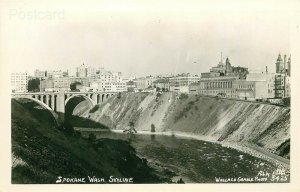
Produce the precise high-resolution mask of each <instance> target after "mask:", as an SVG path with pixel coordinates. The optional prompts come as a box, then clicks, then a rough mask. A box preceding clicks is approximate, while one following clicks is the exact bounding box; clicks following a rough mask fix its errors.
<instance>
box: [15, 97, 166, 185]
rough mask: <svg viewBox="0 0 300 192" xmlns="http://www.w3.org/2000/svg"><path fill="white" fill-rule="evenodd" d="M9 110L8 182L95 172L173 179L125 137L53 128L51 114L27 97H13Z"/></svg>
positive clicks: (72, 179)
mask: <svg viewBox="0 0 300 192" xmlns="http://www.w3.org/2000/svg"><path fill="white" fill-rule="evenodd" d="M11 109H12V114H11V130H12V178H11V181H12V183H20V184H25V183H39V184H43V183H49V184H52V183H78V181H80V182H79V183H93V182H90V180H89V177H93V176H95V177H96V178H103V179H104V180H103V181H101V183H111V182H112V183H118V182H119V180H122V179H123V178H125V179H126V178H132V182H133V183H164V182H170V181H171V180H170V178H171V176H169V175H166V174H165V175H160V176H158V175H157V174H159V173H157V172H156V171H155V170H154V169H152V168H150V167H149V166H148V163H147V160H146V159H144V158H140V157H138V156H137V155H136V152H135V149H134V148H132V147H131V145H130V144H129V142H127V141H121V140H113V139H98V140H97V139H96V137H95V136H94V137H93V135H91V136H89V137H88V138H83V137H81V134H80V132H77V131H74V130H72V129H62V128H61V127H60V128H59V127H56V126H55V120H54V118H53V117H52V115H51V113H49V112H48V111H47V110H45V109H43V108H42V107H41V106H39V105H38V104H37V103H34V102H32V101H30V100H27V99H24V100H15V99H12V103H11ZM81 122H83V121H81ZM89 122H90V121H89ZM59 177H62V178H61V180H59ZM111 177H113V179H112V180H111ZM82 178H84V181H85V182H82V181H83V179H82ZM116 178H119V180H116ZM63 179H66V182H63V181H64V180H63ZM76 180H77V181H76Z"/></svg>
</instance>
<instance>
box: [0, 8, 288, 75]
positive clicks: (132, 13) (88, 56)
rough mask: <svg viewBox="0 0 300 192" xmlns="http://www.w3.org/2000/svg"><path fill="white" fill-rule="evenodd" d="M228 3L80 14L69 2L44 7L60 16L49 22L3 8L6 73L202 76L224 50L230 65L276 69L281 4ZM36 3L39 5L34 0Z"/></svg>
mask: <svg viewBox="0 0 300 192" xmlns="http://www.w3.org/2000/svg"><path fill="white" fill-rule="evenodd" d="M221 4H222V5H224V3H221ZM232 4H233V2H230V3H229V4H228V6H223V7H222V6H221V5H220V7H218V6H216V9H214V10H213V9H210V10H209V11H207V10H206V8H205V7H209V6H213V5H212V4H210V3H206V4H204V6H203V7H202V6H201V4H200V3H195V2H193V3H191V4H184V5H185V6H184V7H182V8H183V9H180V8H179V7H180V6H181V4H178V3H175V4H174V5H175V8H171V7H168V6H160V9H158V10H155V9H154V8H155V6H154V5H148V4H146V5H147V6H145V4H143V3H140V4H129V5H127V6H122V4H121V5H119V6H117V8H116V7H114V6H112V5H115V4H113V3H111V4H104V5H103V4H97V5H98V6H95V7H94V6H93V4H89V5H85V6H83V9H81V10H80V12H79V10H77V8H76V6H75V5H74V6H64V5H63V4H60V5H59V6H58V5H56V4H53V5H52V6H50V8H49V10H53V11H63V13H64V14H63V17H62V18H56V19H52V20H37V19H36V20H33V19H32V18H31V19H28V18H27V19H20V16H19V17H18V16H11V15H9V12H7V14H4V17H11V18H10V19H8V20H5V22H6V23H5V24H6V26H7V28H6V29H5V30H3V31H4V32H3V33H2V35H3V37H4V38H3V39H4V44H5V45H6V49H5V50H4V51H3V53H4V61H6V63H7V64H8V66H10V69H11V71H19V72H21V71H26V72H28V73H29V74H31V73H33V71H34V70H35V69H40V70H56V69H61V70H64V71H65V70H70V69H74V68H75V67H76V66H79V65H81V64H82V63H85V64H87V65H89V66H91V67H104V68H106V69H109V70H112V71H120V72H122V73H123V76H124V77H132V76H137V77H138V76H145V75H150V74H153V75H157V74H166V73H173V74H177V73H186V72H192V73H193V74H201V73H202V72H205V71H208V70H209V68H210V67H212V66H214V65H216V64H217V63H218V62H219V60H220V54H221V52H223V56H224V58H226V57H227V56H228V57H229V59H230V61H231V63H232V64H233V65H235V66H242V67H248V68H249V69H250V70H258V71H264V69H265V66H268V68H269V70H270V71H275V58H276V57H277V55H278V53H281V54H287V55H288V56H289V54H290V41H289V38H288V37H289V35H290V30H289V17H288V14H287V13H286V12H285V7H284V6H281V5H280V6H281V7H280V6H279V5H278V7H277V6H273V7H272V8H267V7H264V8H263V9H270V10H267V11H262V10H260V8H258V7H256V8H254V7H251V9H249V10H247V4H243V5H239V4H237V5H236V6H237V7H239V8H240V9H239V11H236V10H232V8H230V5H232ZM258 4H259V3H258ZM29 7H30V3H29V4H28V5H27V4H26V5H20V7H14V9H16V10H18V11H19V13H20V14H22V13H24V14H26V13H28V12H30V11H32V10H33V9H32V8H31V9H29ZM35 7H36V9H37V10H45V9H46V8H45V7H43V6H42V5H41V4H36V5H35ZM12 9H13V7H12ZM274 11H276V12H277V13H278V14H274ZM242 13H243V14H242ZM220 15H221V16H220ZM137 16H138V17H137ZM8 32H9V33H8ZM270 34H271V35H270ZM12 39H14V40H13V41H10V43H9V44H8V43H6V40H7V41H8V40H12ZM16 47H19V48H18V49H16ZM8 55H10V56H12V55H14V57H7V56H8ZM70 73H71V74H72V71H70Z"/></svg>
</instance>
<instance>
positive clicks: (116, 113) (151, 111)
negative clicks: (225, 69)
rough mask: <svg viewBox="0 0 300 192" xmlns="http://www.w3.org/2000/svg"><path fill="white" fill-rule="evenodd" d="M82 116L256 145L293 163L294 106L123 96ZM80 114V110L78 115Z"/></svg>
mask: <svg viewBox="0 0 300 192" xmlns="http://www.w3.org/2000/svg"><path fill="white" fill-rule="evenodd" d="M76 110H78V111H80V116H81V117H85V118H89V119H91V120H93V121H95V122H99V123H101V124H103V125H105V126H107V127H109V128H111V129H124V128H126V127H127V125H128V124H129V122H134V126H135V128H136V129H137V130H138V131H139V130H140V131H141V130H142V131H150V130H151V127H154V129H155V131H156V132H174V133H176V132H181V133H186V134H191V135H199V136H203V137H206V138H209V139H210V140H212V141H219V142H224V143H230V142H234V143H241V144H250V145H254V146H257V147H260V148H262V149H265V150H268V151H269V152H271V153H274V154H276V155H279V156H282V157H284V158H287V159H289V156H290V149H289V148H290V108H289V107H280V106H275V105H270V104H263V103H253V102H245V101H238V100H229V99H222V98H211V97H204V96H199V95H187V94H179V93H170V92H168V93H122V94H117V95H114V96H113V97H111V98H109V99H108V100H107V101H105V102H104V103H102V104H99V105H96V106H95V107H94V108H93V109H90V110H86V111H82V110H80V109H79V108H78V109H76ZM76 110H75V111H74V112H75V113H74V114H76Z"/></svg>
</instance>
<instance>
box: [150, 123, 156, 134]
mask: <svg viewBox="0 0 300 192" xmlns="http://www.w3.org/2000/svg"><path fill="white" fill-rule="evenodd" d="M151 132H155V125H154V124H153V123H152V124H151Z"/></svg>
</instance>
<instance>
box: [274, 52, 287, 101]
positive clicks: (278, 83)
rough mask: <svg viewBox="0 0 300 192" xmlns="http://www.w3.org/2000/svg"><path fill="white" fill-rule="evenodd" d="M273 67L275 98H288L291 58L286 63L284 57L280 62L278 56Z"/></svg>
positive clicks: (279, 56)
mask: <svg viewBox="0 0 300 192" xmlns="http://www.w3.org/2000/svg"><path fill="white" fill-rule="evenodd" d="M275 65H276V75H275V89H274V91H275V98H284V97H290V91H291V90H290V75H291V56H290V57H289V59H288V61H287V59H286V55H284V59H283V60H282V58H281V55H280V54H279V55H278V58H277V60H276V63H275Z"/></svg>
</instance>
